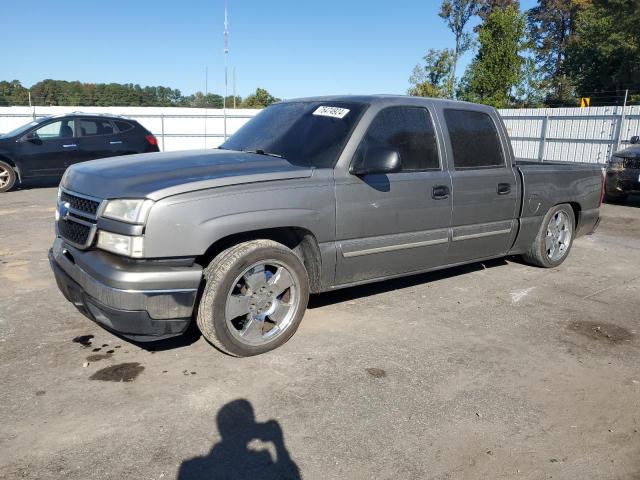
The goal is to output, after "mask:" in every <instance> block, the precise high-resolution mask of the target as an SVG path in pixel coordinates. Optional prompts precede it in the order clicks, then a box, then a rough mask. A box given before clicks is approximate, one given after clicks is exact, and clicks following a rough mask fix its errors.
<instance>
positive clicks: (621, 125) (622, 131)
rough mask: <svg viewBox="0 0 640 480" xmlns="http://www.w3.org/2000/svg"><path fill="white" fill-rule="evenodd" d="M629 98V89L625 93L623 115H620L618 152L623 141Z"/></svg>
mask: <svg viewBox="0 0 640 480" xmlns="http://www.w3.org/2000/svg"><path fill="white" fill-rule="evenodd" d="M628 97H629V89H627V90H625V91H624V102H623V103H622V114H621V115H620V133H618V142H617V145H616V150H620V144H621V143H622V141H623V135H624V120H625V110H626V109H627V98H628Z"/></svg>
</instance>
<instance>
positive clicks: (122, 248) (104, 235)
mask: <svg viewBox="0 0 640 480" xmlns="http://www.w3.org/2000/svg"><path fill="white" fill-rule="evenodd" d="M96 247H98V248H100V249H102V250H106V251H108V252H113V253H117V254H118V255H124V256H126V257H132V258H142V257H143V256H144V237H130V236H129V235H121V234H119V233H112V232H105V231H103V230H99V231H98V241H97V243H96Z"/></svg>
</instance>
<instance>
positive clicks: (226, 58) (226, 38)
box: [222, 0, 229, 141]
mask: <svg viewBox="0 0 640 480" xmlns="http://www.w3.org/2000/svg"><path fill="white" fill-rule="evenodd" d="M227 7H228V5H227V0H224V99H223V100H222V113H223V117H224V139H225V141H226V140H227V95H228V90H229V80H228V78H229V77H228V75H227V70H228V69H229V20H228V18H229V17H228V15H227Z"/></svg>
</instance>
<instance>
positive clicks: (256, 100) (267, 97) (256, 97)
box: [242, 88, 280, 108]
mask: <svg viewBox="0 0 640 480" xmlns="http://www.w3.org/2000/svg"><path fill="white" fill-rule="evenodd" d="M279 101H280V99H279V98H276V97H274V96H273V95H271V94H270V93H269V92H267V91H266V90H265V89H264V88H257V89H256V91H255V93H252V94H251V95H249V96H248V97H247V98H245V99H244V101H243V102H242V107H243V108H264V107H268V106H269V105H271V104H272V103H275V102H279Z"/></svg>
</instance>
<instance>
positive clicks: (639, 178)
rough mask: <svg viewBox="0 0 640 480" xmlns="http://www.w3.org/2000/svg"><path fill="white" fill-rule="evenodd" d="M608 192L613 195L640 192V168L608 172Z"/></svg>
mask: <svg viewBox="0 0 640 480" xmlns="http://www.w3.org/2000/svg"><path fill="white" fill-rule="evenodd" d="M605 189H606V192H607V193H609V194H613V195H627V194H630V193H640V169H637V168H630V169H625V170H622V171H621V172H611V171H609V172H607V176H606V179H605Z"/></svg>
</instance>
